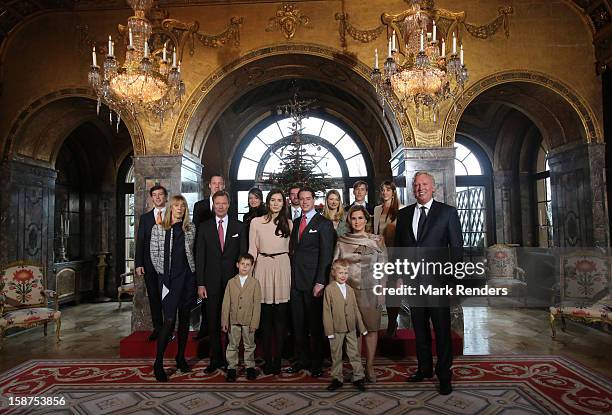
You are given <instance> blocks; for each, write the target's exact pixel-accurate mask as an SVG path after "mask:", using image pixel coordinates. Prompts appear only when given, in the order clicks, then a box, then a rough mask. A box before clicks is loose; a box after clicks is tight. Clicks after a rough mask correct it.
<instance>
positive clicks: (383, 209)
mask: <svg viewBox="0 0 612 415" xmlns="http://www.w3.org/2000/svg"><path fill="white" fill-rule="evenodd" d="M380 201H381V204H380V205H378V206H376V207H375V208H374V233H375V234H376V235H380V236H382V237H383V239H384V240H385V245H386V246H393V239H394V238H395V225H396V223H397V212H398V211H399V210H400V209H401V208H403V207H404V206H402V205H400V203H399V198H398V196H397V188H396V187H395V183H393V182H392V181H389V180H386V181H384V182H382V184H381V185H380ZM399 311H400V307H392V306H387V316H388V321H389V323H388V325H387V336H395V334H396V332H397V316H398V315H399Z"/></svg>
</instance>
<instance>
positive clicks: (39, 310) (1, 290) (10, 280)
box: [0, 261, 62, 348]
mask: <svg viewBox="0 0 612 415" xmlns="http://www.w3.org/2000/svg"><path fill="white" fill-rule="evenodd" d="M45 282H46V281H45V274H44V268H43V267H42V266H41V265H38V264H34V263H30V262H25V261H18V262H13V263H11V264H8V265H6V266H5V267H4V269H3V270H2V275H0V348H2V342H3V339H4V334H5V332H6V330H8V329H10V328H13V327H23V328H28V327H34V326H39V325H43V326H44V334H45V336H46V335H47V324H48V323H49V322H50V321H55V337H56V341H59V340H60V327H61V314H62V313H61V312H60V311H59V298H58V296H57V293H56V292H55V291H52V290H47V289H45ZM49 300H53V302H54V305H53V308H49V307H48V303H49Z"/></svg>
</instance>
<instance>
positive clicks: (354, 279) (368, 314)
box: [334, 205, 387, 382]
mask: <svg viewBox="0 0 612 415" xmlns="http://www.w3.org/2000/svg"><path fill="white" fill-rule="evenodd" d="M347 220H348V224H349V227H350V229H351V231H350V233H347V234H345V235H343V236H341V237H340V238H338V243H337V244H336V250H335V252H334V259H336V258H344V259H346V260H348V261H349V263H350V266H349V278H348V280H347V284H348V285H350V286H351V288H353V290H354V291H355V298H356V299H357V306H358V308H359V311H360V312H361V317H362V318H363V322H364V323H365V326H366V328H367V329H368V334H366V336H365V346H366V379H367V380H368V381H370V382H375V381H376V376H375V375H374V356H375V354H376V345H377V342H378V330H379V329H380V318H381V309H382V306H383V304H384V300H385V297H384V296H382V295H376V294H374V291H373V287H374V286H375V285H377V284H380V285H383V286H385V283H386V282H385V279H384V278H383V279H380V280H377V279H375V278H374V277H373V267H374V264H375V263H377V262H386V260H387V256H386V251H385V242H384V240H383V238H382V237H380V236H379V235H374V234H371V233H367V232H366V230H365V229H366V224H367V223H368V221H369V220H370V215H369V214H368V211H367V210H366V209H365V207H363V206H360V205H354V206H353V207H351V208H350V209H349V211H348V215H347Z"/></svg>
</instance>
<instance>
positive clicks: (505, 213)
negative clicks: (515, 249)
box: [493, 170, 520, 244]
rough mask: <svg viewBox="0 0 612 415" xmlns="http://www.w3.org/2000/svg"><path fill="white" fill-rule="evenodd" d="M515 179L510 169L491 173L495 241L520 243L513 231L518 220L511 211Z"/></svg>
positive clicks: (517, 224) (518, 222)
mask: <svg viewBox="0 0 612 415" xmlns="http://www.w3.org/2000/svg"><path fill="white" fill-rule="evenodd" d="M515 184H516V180H515V173H514V172H513V171H512V170H497V171H495V172H494V173H493V195H494V200H495V237H496V240H497V243H500V244H511V243H520V241H517V240H516V238H515V237H514V235H516V232H513V226H519V225H520V220H518V218H517V217H516V212H514V211H513V203H512V202H513V200H514V197H513V195H514V188H513V186H515Z"/></svg>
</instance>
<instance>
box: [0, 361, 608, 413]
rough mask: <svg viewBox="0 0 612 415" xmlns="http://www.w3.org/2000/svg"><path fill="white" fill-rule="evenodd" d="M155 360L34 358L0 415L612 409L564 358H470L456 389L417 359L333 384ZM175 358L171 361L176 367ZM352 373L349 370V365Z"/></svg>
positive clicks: (380, 364)
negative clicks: (441, 389)
mask: <svg viewBox="0 0 612 415" xmlns="http://www.w3.org/2000/svg"><path fill="white" fill-rule="evenodd" d="M151 363H152V362H151V361H150V360H142V359H139V360H130V359H121V360H120V359H113V360H102V359H100V360H77V359H74V360H31V361H29V362H27V363H24V364H22V365H20V366H17V367H15V368H14V369H12V370H10V371H7V372H5V373H3V374H1V375H0V413H34V414H48V413H74V414H137V413H138V414H173V413H177V414H200V413H206V414H217V413H227V412H231V413H235V414H314V413H317V414H368V415H375V414H385V415H392V414H407V413H415V414H416V413H418V414H610V413H612V382H611V380H610V379H609V378H606V377H604V376H602V375H599V374H597V373H595V372H594V371H592V370H589V369H588V368H585V367H584V366H581V365H579V364H578V363H576V362H574V361H571V360H568V359H566V358H563V357H559V356H464V357H459V358H457V359H455V364H454V366H453V373H454V382H453V384H454V392H453V393H452V394H451V395H448V396H441V395H439V394H438V393H437V392H436V382H434V381H429V382H423V383H421V384H407V383H406V382H405V378H406V374H405V373H406V372H405V370H406V369H408V370H410V371H411V372H412V371H414V370H415V366H414V362H413V361H408V362H393V361H390V360H385V359H380V360H378V361H377V367H376V372H377V377H378V382H377V383H376V384H369V385H368V390H367V392H365V393H359V392H357V391H356V389H354V388H353V387H352V385H351V384H350V383H345V385H344V387H343V388H341V389H339V390H338V391H337V392H334V393H331V392H327V391H325V386H326V385H327V384H328V383H329V381H330V379H329V377H323V378H319V379H313V378H311V377H309V376H308V375H305V374H297V375H288V374H283V375H282V376H260V377H259V378H258V379H257V380H256V381H247V380H246V379H245V378H244V376H243V374H241V377H239V378H238V381H237V382H236V383H229V384H228V383H226V382H225V378H224V374H223V373H222V372H220V371H219V372H217V373H213V374H211V375H206V374H205V373H204V372H203V371H202V370H201V369H202V367H203V366H202V362H201V363H199V364H198V365H197V366H196V367H195V368H194V371H193V372H191V373H188V374H181V373H175V374H173V375H172V376H171V377H170V382H168V383H165V384H160V383H157V382H155V379H154V378H153V375H152V373H151ZM171 363H173V362H171V361H167V362H166V366H167V367H168V368H169V367H170V365H171ZM345 369H347V372H346V375H348V374H349V373H348V372H349V371H348V367H347V368H345ZM23 396H28V397H34V396H46V397H58V398H60V397H61V398H64V400H65V404H64V405H58V406H46V407H45V406H34V405H31V406H21V407H20V406H10V398H11V397H13V400H14V399H15V397H23Z"/></svg>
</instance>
